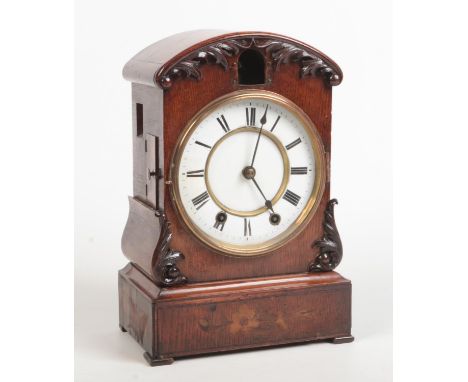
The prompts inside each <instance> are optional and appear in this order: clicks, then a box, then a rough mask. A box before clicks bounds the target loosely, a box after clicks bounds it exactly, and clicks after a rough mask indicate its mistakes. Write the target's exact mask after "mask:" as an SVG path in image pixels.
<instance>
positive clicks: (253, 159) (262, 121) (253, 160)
mask: <svg viewBox="0 0 468 382" xmlns="http://www.w3.org/2000/svg"><path fill="white" fill-rule="evenodd" d="M268 106H269V105H267V107H266V109H265V113H264V114H263V117H262V118H261V119H260V123H261V126H260V131H259V132H258V137H257V143H256V144H255V150H254V153H253V157H252V163H251V164H250V167H253V165H254V162H255V156H256V155H257V149H258V142H260V137H261V136H262V130H263V125H264V124H265V123H266V122H267V119H266V115H267V111H268Z"/></svg>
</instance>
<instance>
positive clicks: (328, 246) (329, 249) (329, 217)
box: [309, 199, 343, 272]
mask: <svg viewBox="0 0 468 382" xmlns="http://www.w3.org/2000/svg"><path fill="white" fill-rule="evenodd" d="M335 204H338V201H337V200H336V199H331V200H330V201H329V202H328V204H327V207H326V208H325V214H324V220H323V230H324V235H323V238H322V239H320V240H317V241H315V242H314V244H313V245H312V247H318V248H319V249H320V254H319V255H318V256H317V257H316V258H315V260H314V261H313V262H312V263H311V264H310V265H309V272H328V271H332V270H333V269H335V268H336V267H337V266H338V264H339V263H340V262H341V259H342V258H343V245H342V244H341V238H340V234H339V232H338V229H337V228H336V223H335V213H334V209H335Z"/></svg>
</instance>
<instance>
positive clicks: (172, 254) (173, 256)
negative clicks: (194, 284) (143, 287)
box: [154, 213, 187, 286]
mask: <svg viewBox="0 0 468 382" xmlns="http://www.w3.org/2000/svg"><path fill="white" fill-rule="evenodd" d="M159 222H160V224H161V234H160V236H159V242H158V245H157V247H156V252H157V253H158V254H159V256H158V260H157V263H156V265H155V272H154V273H155V275H156V276H157V278H158V281H159V283H160V284H162V285H164V286H171V285H177V284H184V283H186V282H187V278H186V277H185V276H184V275H182V273H181V272H180V270H179V268H178V267H177V262H178V261H180V260H184V258H185V257H184V255H183V254H182V253H180V252H179V251H174V250H173V249H171V247H170V243H171V239H172V231H171V223H169V221H168V220H167V218H166V215H165V214H164V213H161V214H160V217H159Z"/></svg>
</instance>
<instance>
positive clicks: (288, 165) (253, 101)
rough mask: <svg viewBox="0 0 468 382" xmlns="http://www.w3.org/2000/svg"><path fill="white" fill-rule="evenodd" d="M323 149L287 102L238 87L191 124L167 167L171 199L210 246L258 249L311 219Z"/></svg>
mask: <svg viewBox="0 0 468 382" xmlns="http://www.w3.org/2000/svg"><path fill="white" fill-rule="evenodd" d="M324 176H325V171H324V152H323V145H322V143H321V140H320V137H319V135H318V133H317V131H316V129H315V127H314V125H313V123H312V122H311V121H310V119H309V118H308V117H307V116H306V115H305V114H304V113H303V112H302V110H301V109H299V108H298V107H297V106H296V105H294V104H293V103H292V102H291V101H289V100H287V99H286V98H284V97H281V96H279V95H278V94H275V93H271V92H266V91H241V92H236V93H232V94H231V95H228V96H224V97H222V98H221V99H218V100H216V101H214V102H212V103H211V104H209V105H208V106H207V107H205V108H204V109H203V110H202V111H201V112H200V113H198V114H197V116H195V118H194V119H193V120H192V121H191V122H190V123H189V125H188V126H187V128H186V129H185V131H184V133H183V134H182V136H181V139H180V140H179V143H178V144H177V146H176V150H175V154H174V158H173V161H172V166H171V179H172V184H173V200H174V202H175V205H176V208H177V210H178V212H179V214H180V216H181V217H182V218H183V220H184V222H185V223H186V225H187V227H188V228H189V229H190V230H191V232H193V233H194V234H195V235H196V236H197V237H198V238H199V239H200V240H202V241H203V242H204V243H205V244H207V245H209V246H210V247H212V248H213V249H215V250H217V251H219V252H222V253H226V254H231V255H238V256H248V255H250V256H251V255H260V254H264V253H267V252H269V251H271V250H273V249H276V248H278V247H279V246H281V245H284V244H285V243H286V242H287V241H288V240H290V239H292V238H293V237H294V236H295V235H297V234H298V233H299V232H300V231H301V229H302V228H303V227H304V225H305V224H306V223H307V222H308V221H309V220H310V218H311V217H312V215H313V213H314V212H315V209H316V207H317V204H318V202H319V201H320V198H321V195H322V192H323V188H324V182H325V180H324Z"/></svg>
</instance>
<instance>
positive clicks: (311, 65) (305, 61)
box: [267, 42, 342, 86]
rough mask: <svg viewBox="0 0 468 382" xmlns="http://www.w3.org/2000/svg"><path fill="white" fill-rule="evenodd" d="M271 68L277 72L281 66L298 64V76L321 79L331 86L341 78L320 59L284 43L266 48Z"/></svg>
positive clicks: (338, 82)
mask: <svg viewBox="0 0 468 382" xmlns="http://www.w3.org/2000/svg"><path fill="white" fill-rule="evenodd" d="M267 50H268V52H269V53H270V54H271V58H272V61H273V67H274V69H275V70H279V68H280V66H281V65H282V64H287V63H291V62H294V63H298V64H299V65H300V66H301V70H300V75H301V77H304V76H313V77H320V76H321V77H323V78H324V79H325V80H326V81H327V82H328V83H329V84H330V85H331V86H335V85H339V84H340V82H341V80H342V78H341V74H340V73H338V72H336V71H335V70H334V69H333V68H332V67H331V66H329V65H328V64H327V63H326V62H324V61H323V60H322V59H321V58H320V57H318V56H316V55H314V54H312V53H311V52H308V51H306V50H304V49H302V48H300V47H297V46H294V45H292V44H288V43H284V42H275V43H272V44H271V45H270V46H269V47H268V49H267Z"/></svg>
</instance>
